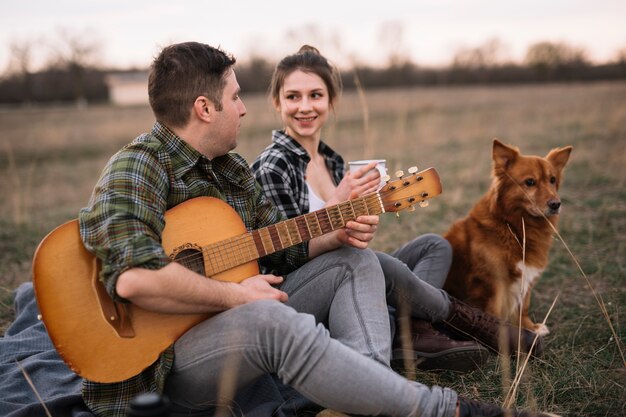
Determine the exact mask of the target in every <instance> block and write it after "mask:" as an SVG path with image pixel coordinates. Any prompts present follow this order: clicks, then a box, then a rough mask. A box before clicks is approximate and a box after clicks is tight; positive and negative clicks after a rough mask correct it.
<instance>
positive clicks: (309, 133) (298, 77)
mask: <svg viewBox="0 0 626 417" xmlns="http://www.w3.org/2000/svg"><path fill="white" fill-rule="evenodd" d="M275 104H276V110H277V111H279V112H280V116H281V119H282V121H283V124H284V126H285V131H286V133H287V134H288V135H289V136H291V137H293V138H295V139H308V138H313V139H319V138H320V134H321V130H322V127H323V126H324V123H326V120H327V119H328V113H329V111H330V99H329V94H328V88H327V87H326V84H325V83H324V80H322V78H320V77H319V76H318V75H316V74H314V73H311V72H304V71H301V70H296V71H294V72H292V73H291V74H289V75H288V76H286V77H285V81H284V83H283V86H282V88H281V89H280V96H279V99H278V103H275Z"/></svg>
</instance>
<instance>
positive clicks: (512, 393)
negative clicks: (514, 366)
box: [504, 294, 559, 407]
mask: <svg viewBox="0 0 626 417" xmlns="http://www.w3.org/2000/svg"><path fill="white" fill-rule="evenodd" d="M558 298H559V295H558V294H557V296H556V297H554V300H553V301H552V305H551V306H550V309H549V310H548V312H547V313H546V315H545V317H544V318H543V321H542V322H541V323H542V324H544V325H545V324H546V321H547V320H548V317H549V316H550V313H551V312H552V309H553V308H554V306H555V305H556V301H557V300H558ZM537 338H538V336H535V338H534V339H533V343H532V345H531V349H530V350H531V352H532V350H533V349H534V348H535V344H536V343H537ZM529 360H530V355H526V357H525V358H524V362H523V363H522V366H521V368H520V369H519V370H518V371H517V372H516V373H515V378H514V379H513V383H512V384H511V387H510V388H509V391H508V392H507V394H506V396H505V399H504V406H505V407H511V405H512V404H513V403H514V402H515V397H516V396H517V390H518V388H519V384H520V382H521V380H522V376H523V375H524V372H525V370H526V367H527V365H528V361H529Z"/></svg>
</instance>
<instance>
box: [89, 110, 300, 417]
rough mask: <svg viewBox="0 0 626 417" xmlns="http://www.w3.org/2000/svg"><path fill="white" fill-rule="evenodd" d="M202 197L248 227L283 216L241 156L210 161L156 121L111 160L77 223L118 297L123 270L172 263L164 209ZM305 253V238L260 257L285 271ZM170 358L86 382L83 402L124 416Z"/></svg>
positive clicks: (153, 386) (156, 387) (159, 380)
mask: <svg viewBox="0 0 626 417" xmlns="http://www.w3.org/2000/svg"><path fill="white" fill-rule="evenodd" d="M200 196H211V197H217V198H220V199H222V200H224V201H226V202H228V203H229V204H230V205H231V206H232V207H233V208H234V209H235V210H236V211H237V213H239V215H240V217H241V219H242V220H243V222H244V224H245V225H246V228H247V229H248V230H249V231H250V230H254V229H258V228H261V227H265V226H269V225H271V224H274V223H276V222H278V221H280V220H281V214H280V212H279V211H278V210H277V209H276V208H275V207H274V206H273V205H272V204H271V203H270V202H269V201H268V200H267V198H266V197H265V196H264V194H263V192H262V190H261V188H260V186H259V185H258V183H257V182H256V181H255V179H254V177H253V175H252V172H251V170H250V168H249V166H248V164H247V163H246V161H245V160H244V159H243V158H242V157H241V156H239V155H237V154H234V153H229V154H227V155H224V156H221V157H219V158H215V159H213V160H209V159H207V158H206V157H205V156H203V155H202V154H200V153H199V152H197V151H196V150H195V149H194V148H192V147H191V146H189V145H188V144H187V143H186V142H185V141H183V140H181V139H180V138H179V137H177V136H176V135H175V134H174V133H173V132H171V131H170V130H169V129H168V128H167V127H165V126H164V125H161V124H160V123H158V122H157V123H156V124H155V125H154V127H153V129H152V132H150V133H146V134H143V135H141V136H139V137H137V138H136V139H135V140H134V141H132V142H131V143H130V144H128V145H126V146H125V147H124V148H122V149H121V150H120V151H119V152H118V153H116V154H115V155H114V156H113V157H112V158H111V159H110V160H109V162H108V163H107V165H106V167H105V168H104V170H103V172H102V175H101V177H100V179H99V181H98V184H97V185H96V187H95V189H94V192H93V194H92V196H91V199H90V201H89V205H88V207H86V208H84V209H82V210H81V211H80V213H79V223H80V233H81V238H82V240H83V243H84V244H85V247H86V248H87V249H88V250H89V251H90V252H92V253H93V254H94V255H95V256H97V257H98V258H99V259H100V260H101V261H102V271H101V274H100V279H101V280H102V282H103V284H104V286H105V288H106V289H107V291H108V293H109V294H110V295H111V296H112V297H113V299H115V300H116V301H120V302H127V300H124V299H122V298H121V297H119V296H118V295H117V293H116V292H115V284H116V282H117V279H118V277H119V275H120V274H121V272H122V271H124V270H126V269H129V268H133V267H141V268H147V269H159V268H162V267H163V266H165V265H166V264H167V263H168V262H170V260H169V258H168V256H167V254H166V253H165V252H164V250H163V248H162V247H161V244H160V242H161V233H162V231H163V229H164V227H165V211H166V210H168V209H170V208H172V207H174V206H176V205H177V204H180V203H182V202H184V201H186V200H188V199H191V198H194V197H200ZM307 253H308V247H307V245H305V244H300V245H296V246H293V247H291V248H289V249H286V250H284V251H282V252H278V253H275V254H273V255H270V256H268V257H266V258H264V259H262V263H263V265H264V266H265V267H266V268H267V269H269V270H272V271H274V272H275V273H277V274H280V275H283V274H286V273H288V272H290V271H292V270H294V269H296V268H297V267H299V266H300V265H302V264H303V263H304V262H305V261H306V259H307ZM173 360H174V352H173V347H170V348H168V349H167V350H166V351H165V352H163V354H162V355H161V356H160V359H159V360H158V361H157V362H155V363H154V364H153V365H152V366H150V367H149V368H147V369H146V370H144V371H143V372H142V373H141V374H139V375H136V376H135V377H133V378H131V379H129V380H126V381H122V382H119V383H113V384H102V383H95V382H91V381H85V382H84V384H83V397H84V399H85V402H86V404H87V405H88V406H89V408H91V410H92V411H93V412H94V413H95V414H96V415H98V416H124V415H125V407H126V405H127V403H128V402H129V401H130V400H131V399H132V398H133V397H134V396H135V395H137V394H139V393H142V392H148V391H156V392H162V391H163V386H164V383H165V378H166V376H167V374H168V373H169V370H170V368H171V366H172V363H173Z"/></svg>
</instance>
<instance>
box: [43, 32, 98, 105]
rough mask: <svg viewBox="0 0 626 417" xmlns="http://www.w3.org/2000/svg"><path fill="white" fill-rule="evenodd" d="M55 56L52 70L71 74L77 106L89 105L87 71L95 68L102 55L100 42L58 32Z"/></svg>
mask: <svg viewBox="0 0 626 417" xmlns="http://www.w3.org/2000/svg"><path fill="white" fill-rule="evenodd" d="M51 47H52V48H53V51H54V53H53V55H52V57H51V59H50V62H49V65H48V66H49V68H50V69H58V70H66V71H68V72H69V74H70V77H71V80H72V85H73V93H74V101H75V103H76V105H77V106H84V105H86V104H87V96H86V90H87V88H86V84H87V79H86V70H87V69H89V68H91V67H93V66H95V63H97V62H98V58H99V57H100V53H101V46H100V42H99V41H98V40H95V39H93V37H92V36H90V35H86V34H84V33H74V32H70V31H68V30H66V29H60V30H59V31H58V43H56V44H53V45H51Z"/></svg>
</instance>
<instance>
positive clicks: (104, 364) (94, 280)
mask: <svg viewBox="0 0 626 417" xmlns="http://www.w3.org/2000/svg"><path fill="white" fill-rule="evenodd" d="M416 171H417V168H412V169H410V170H409V175H406V176H403V174H402V173H401V172H399V173H398V174H399V175H398V176H399V177H400V178H398V179H396V180H394V181H388V182H387V184H385V185H384V186H383V187H382V188H381V189H380V190H378V191H376V192H373V193H369V194H366V195H364V196H361V197H359V198H356V199H352V200H349V201H345V202H343V203H340V204H337V205H334V206H332V207H326V208H323V209H320V210H317V211H315V212H312V213H308V214H305V215H302V216H298V217H295V218H292V219H289V220H285V221H282V222H279V223H277V224H274V225H272V226H268V227H265V228H262V229H258V230H254V231H251V232H249V231H247V230H246V228H245V226H244V224H243V222H242V220H241V218H240V217H239V215H238V214H237V212H236V211H235V210H234V209H233V208H232V207H231V206H229V205H228V204H227V203H225V202H224V201H222V200H219V199H216V198H212V197H198V198H194V199H190V200H188V201H186V202H184V203H181V204H179V205H177V206H175V207H173V208H171V209H170V210H168V211H167V212H166V213H165V220H166V226H165V229H164V230H163V235H162V242H161V243H162V245H163V248H164V249H165V251H166V253H167V254H168V255H169V256H170V258H171V259H172V261H174V262H179V263H181V264H182V265H184V266H185V267H187V268H189V269H191V270H193V271H196V272H198V273H200V274H201V275H203V276H205V277H210V278H213V279H218V280H224V281H232V282H240V281H242V280H244V279H246V278H248V277H251V276H253V275H256V274H258V273H259V269H258V263H257V259H258V258H260V257H263V256H265V255H269V254H271V253H274V252H276V251H279V250H282V249H285V248H287V247H290V246H292V245H296V244H298V243H301V242H304V241H308V240H310V239H312V238H315V237H317V236H321V235H323V234H326V233H329V232H332V231H333V230H337V229H339V228H342V227H344V226H345V225H346V222H348V221H349V220H353V219H356V218H357V217H358V216H360V215H367V214H376V215H377V214H381V213H386V212H399V211H401V210H405V209H409V210H414V206H415V205H416V204H420V205H426V204H427V201H426V200H428V199H429V198H432V197H435V196H437V195H439V194H440V193H441V183H440V180H439V175H438V173H437V171H436V170H435V169H433V168H429V169H427V170H425V171H422V172H416ZM99 272H100V266H99V262H98V261H97V259H96V258H95V257H94V256H93V255H92V254H91V253H90V252H88V251H87V250H86V249H85V247H84V246H83V243H82V241H81V238H80V234H79V226H78V220H76V219H75V220H73V221H70V222H67V223H65V224H63V225H61V226H59V227H57V228H56V229H55V230H53V231H52V232H51V233H50V234H48V235H47V236H46V237H45V238H44V239H43V240H42V242H41V243H40V244H39V247H38V248H37V250H36V252H35V255H34V259H33V284H34V288H35V292H36V298H37V303H38V305H39V309H40V311H41V319H42V320H43V322H44V324H45V326H46V329H47V331H48V333H49V335H50V338H51V339H52V342H53V343H54V346H55V348H56V349H57V351H58V352H59V354H60V356H61V357H62V358H63V360H64V361H65V362H66V363H67V365H68V366H69V367H70V368H71V369H72V370H73V371H74V372H76V373H77V374H79V375H81V376H82V377H84V378H86V379H88V380H91V381H95V382H104V383H110V382H117V381H123V380H126V379H128V378H130V377H132V376H135V375H137V374H139V373H140V372H141V371H143V370H144V369H146V368H147V367H148V366H150V364H152V363H153V362H154V361H156V360H157V359H158V357H159V354H160V353H162V352H163V351H164V350H165V349H167V348H168V346H170V345H171V344H172V343H173V342H174V341H176V340H177V339H178V338H179V337H180V336H181V335H182V334H183V333H185V331H187V330H188V329H190V328H191V327H193V326H194V325H196V324H197V323H199V322H201V321H203V320H206V319H207V318H208V317H210V315H206V314H196V315H182V314H180V315H177V314H162V313H156V312H153V311H148V310H144V309H142V308H140V307H138V306H135V305H132V304H130V305H129V304H121V303H115V302H113V300H112V299H111V297H110V296H109V295H108V294H107V293H106V291H105V290H104V287H103V285H102V284H101V282H100V280H99V277H98V276H99Z"/></svg>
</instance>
